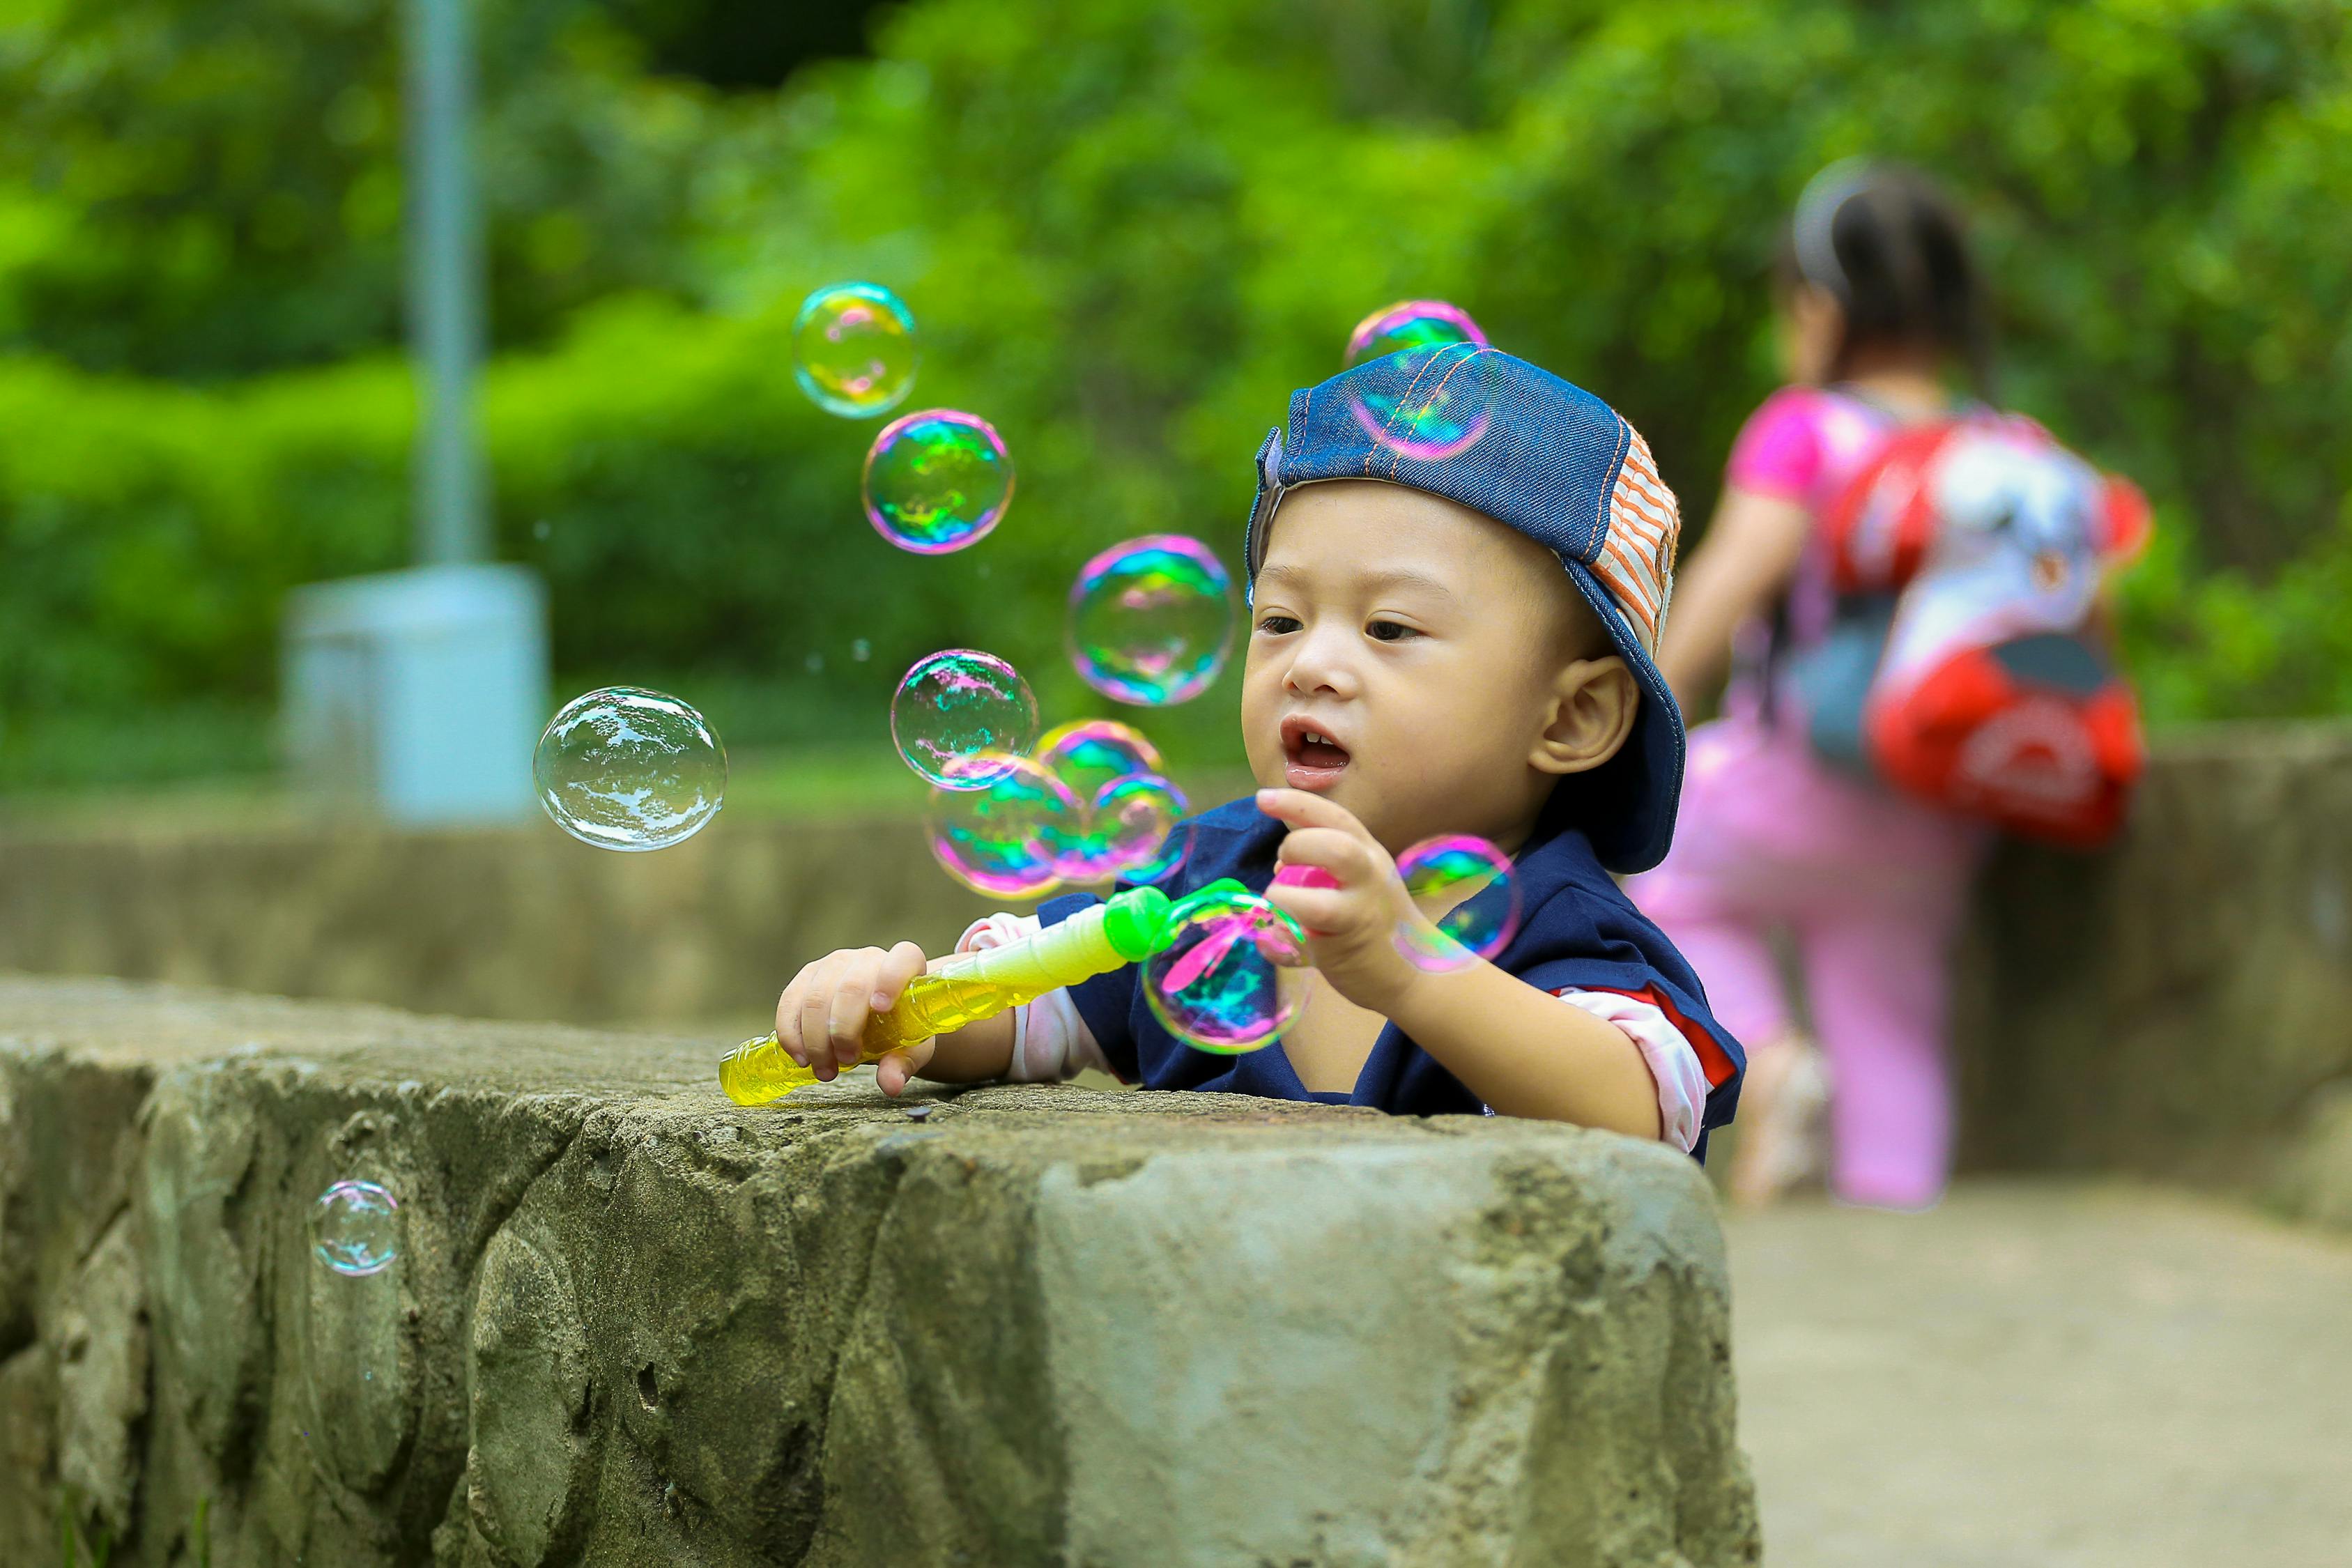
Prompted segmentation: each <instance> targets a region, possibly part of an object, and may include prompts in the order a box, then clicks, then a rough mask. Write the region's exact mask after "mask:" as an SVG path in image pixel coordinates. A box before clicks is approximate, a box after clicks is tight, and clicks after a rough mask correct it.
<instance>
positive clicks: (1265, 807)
mask: <svg viewBox="0 0 2352 1568" xmlns="http://www.w3.org/2000/svg"><path fill="white" fill-rule="evenodd" d="M1257 808H1258V809H1259V810H1260V811H1262V812H1264V813H1265V814H1266V816H1271V817H1273V818H1274V819H1275V820H1276V822H1286V823H1288V824H1289V825H1290V826H1292V827H1293V828H1294V829H1296V828H1301V827H1330V828H1337V829H1338V830H1339V831H1340V832H1342V833H1354V834H1359V835H1361V836H1363V837H1368V838H1369V837H1370V834H1369V833H1367V832H1365V829H1364V825H1363V823H1362V822H1360V821H1359V820H1358V819H1357V816H1356V814H1355V813H1354V812H1352V811H1349V809H1348V808H1347V807H1346V806H1344V805H1340V804H1339V802H1337V801H1335V800H1327V799H1325V798H1324V797H1323V796H1321V795H1311V794H1309V793H1308V792H1307V791H1306V790H1303V789H1262V790H1260V791H1258V792H1257Z"/></svg>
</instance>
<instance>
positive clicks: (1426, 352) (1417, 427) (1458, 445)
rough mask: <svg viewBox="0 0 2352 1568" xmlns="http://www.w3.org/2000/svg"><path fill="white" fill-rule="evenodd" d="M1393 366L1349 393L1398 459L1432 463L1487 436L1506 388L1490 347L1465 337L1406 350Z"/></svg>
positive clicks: (1368, 431)
mask: <svg viewBox="0 0 2352 1568" xmlns="http://www.w3.org/2000/svg"><path fill="white" fill-rule="evenodd" d="M1391 364H1392V367H1393V368H1392V369H1391V368H1386V367H1384V371H1380V372H1373V373H1371V374H1370V377H1369V378H1368V380H1367V381H1365V382H1364V383H1362V384H1358V385H1357V386H1355V387H1353V388H1351V389H1350V391H1349V405H1348V407H1349V413H1351V414H1353V415H1354V416H1355V418H1356V423H1357V425H1358V426H1361V428H1362V429H1363V432H1364V434H1365V435H1366V436H1368V437H1371V439H1372V442H1373V444H1374V445H1375V446H1377V447H1380V448H1381V449H1382V450H1383V451H1386V452H1388V453H1390V454H1391V455H1392V456H1393V457H1395V458H1412V459H1414V460H1416V461H1419V462H1427V463H1435V462H1444V461H1445V460H1446V459H1447V458H1458V457H1460V456H1462V454H1464V453H1465V452H1467V451H1468V450H1470V448H1471V447H1475V446H1476V445H1477V444H1478V443H1479V442H1480V441H1481V440H1483V439H1485V438H1486V432H1487V430H1488V428H1490V427H1491V426H1493V424H1494V421H1495V416H1496V407H1497V400H1498V399H1499V397H1500V395H1501V390H1502V382H1501V377H1500V375H1499V374H1498V373H1497V371H1496V368H1495V360H1494V355H1493V353H1492V351H1491V350H1486V349H1481V348H1477V347H1474V346H1472V345H1470V344H1467V343H1447V344H1444V345H1442V346H1440V347H1437V348H1433V349H1408V350H1406V351H1404V352H1403V353H1400V354H1398V355H1397V356H1396V357H1395V359H1394V360H1393V361H1392V362H1391ZM1375 466H1376V467H1377V463H1376V465H1375ZM1374 477H1375V478H1385V477H1387V476H1386V475H1383V474H1378V473H1376V474H1375V475H1374Z"/></svg>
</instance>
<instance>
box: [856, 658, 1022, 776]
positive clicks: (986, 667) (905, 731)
mask: <svg viewBox="0 0 2352 1568" xmlns="http://www.w3.org/2000/svg"><path fill="white" fill-rule="evenodd" d="M890 738H891V739H892V740H893V741H895V742H898V755H900V756H901V757H903V758H905V759H906V762H907V765H908V767H910V768H912V769H914V770H915V771H916V772H917V773H920V774H921V775H922V776H923V777H924V778H926V779H928V780H929V781H930V782H931V783H932V784H938V785H940V787H941V788H943V789H949V790H965V789H978V788H980V787H981V786H982V784H986V783H988V781H989V780H990V779H992V778H993V777H994V776H995V772H996V771H1001V770H995V771H992V769H993V768H994V764H993V763H992V762H990V761H989V760H988V759H992V758H993V759H998V760H1001V759H1003V758H1005V757H1013V756H1019V755H1022V754H1024V753H1025V752H1027V751H1028V750H1029V748H1030V746H1031V745H1032V744H1033V743H1034V742H1035V741H1036V739H1037V699H1036V698H1035V697H1034V696H1032V695H1031V694H1030V691H1029V683H1028V682H1027V681H1025V680H1024V679H1021V672H1020V671H1019V670H1017V669H1015V668H1013V667H1012V666H1011V665H1009V664H1007V663H1005V662H1004V661H1003V659H1001V658H997V657H996V656H995V655H994V654H992V653H982V652H981V651H980V650H979V649H977V648H969V647H951V648H948V649H946V650H944V651H943V652H940V653H935V654H931V655H929V656H928V657H926V658H919V659H917V660H916V661H915V664H914V667H913V668H910V669H908V671H907V674H906V678H905V679H902V680H900V681H899V682H898V695H897V696H895V697H893V698H891V699H890Z"/></svg>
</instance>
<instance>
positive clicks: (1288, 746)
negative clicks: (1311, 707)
mask: <svg viewBox="0 0 2352 1568" xmlns="http://www.w3.org/2000/svg"><path fill="white" fill-rule="evenodd" d="M1282 752H1283V756H1284V757H1285V759H1286V762H1287V764H1288V765H1287V766H1286V768H1285V769H1284V770H1283V771H1284V775H1285V778H1286V782H1287V783H1288V784H1289V785H1290V787H1291V788H1293V789H1304V790H1326V789H1329V788H1330V787H1331V786H1332V785H1333V784H1337V783H1339V775H1340V774H1341V773H1345V772H1346V771H1347V768H1348V748H1347V747H1345V746H1343V745H1341V744H1340V743H1339V742H1338V740H1336V739H1335V738H1333V736H1332V734H1331V732H1330V731H1328V730H1326V729H1322V728H1319V727H1318V725H1317V724H1316V723H1315V722H1314V721H1312V720H1309V719H1302V718H1299V717H1297V716H1296V715H1293V716H1292V717H1290V718H1288V719H1285V720H1284V721H1282Z"/></svg>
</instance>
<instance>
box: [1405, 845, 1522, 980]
mask: <svg viewBox="0 0 2352 1568" xmlns="http://www.w3.org/2000/svg"><path fill="white" fill-rule="evenodd" d="M1397 875H1398V876H1399V877H1401V878H1402V879H1404V890H1405V892H1406V893H1407V894H1409V895H1410V896H1411V897H1412V901H1413V905H1414V907H1415V908H1417V909H1418V910H1420V911H1421V914H1422V917H1423V918H1422V920H1421V921H1409V922H1407V923H1406V924H1404V925H1403V926H1402V927H1400V928H1399V929H1398V931H1397V937H1396V945H1397V951H1398V952H1402V954H1404V956H1405V957H1406V958H1407V959H1408V960H1410V961H1411V962H1412V963H1413V964H1414V965H1416V966H1417V967H1419V968H1422V969H1424V970H1429V971H1432V972H1437V971H1442V970H1448V969H1459V968H1462V967H1464V966H1465V965H1466V964H1469V963H1473V962H1475V961H1476V960H1478V959H1481V958H1492V957H1494V956H1495V955H1496V953H1498V952H1502V951H1503V949H1505V948H1506V947H1508V946H1509V945H1510V942H1511V938H1512V937H1514V936H1516V935H1517V934H1518V929H1519V888H1518V883H1517V881H1516V880H1515V879H1513V878H1512V875H1511V858H1510V857H1509V856H1507V855H1506V854H1504V853H1503V852H1502V851H1501V850H1500V849H1497V848H1496V847H1495V846H1493V845H1492V844H1489V843H1487V842H1486V840H1485V839H1483V838H1478V837H1473V836H1472V835H1470V834H1467V833H1453V834H1447V835H1444V837H1437V838H1428V839H1423V841H1422V842H1421V843H1419V844H1416V845H1414V846H1413V847H1412V848H1410V849H1408V850H1406V851H1405V852H1404V853H1403V854H1402V855H1400V856H1398V857H1397ZM1423 921H1426V922H1427V923H1425V924H1424V923H1423Z"/></svg>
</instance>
